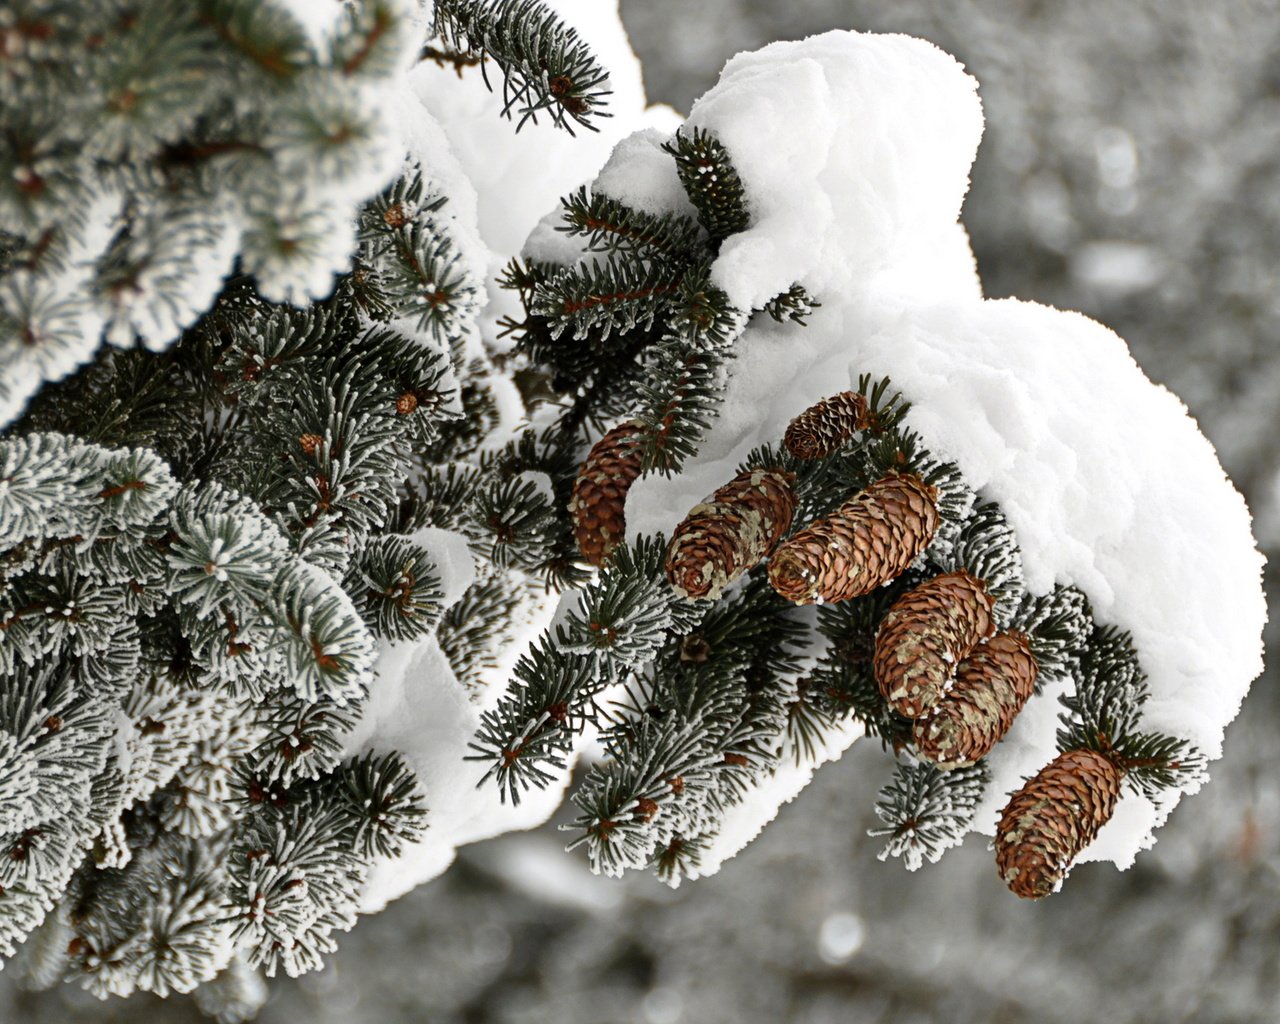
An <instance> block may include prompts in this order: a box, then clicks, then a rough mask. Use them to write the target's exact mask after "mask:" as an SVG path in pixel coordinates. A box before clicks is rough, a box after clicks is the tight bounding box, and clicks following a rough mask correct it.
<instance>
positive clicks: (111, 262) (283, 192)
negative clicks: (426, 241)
mask: <svg viewBox="0 0 1280 1024" xmlns="http://www.w3.org/2000/svg"><path fill="white" fill-rule="evenodd" d="M85 8H86V9H85V10H84V11H83V12H81V14H80V15H79V16H77V17H75V18H71V19H68V18H65V17H63V18H61V19H60V20H57V16H55V15H49V17H50V18H51V19H55V20H51V21H50V22H49V23H48V24H45V23H44V22H41V21H38V20H37V21H35V22H33V27H32V28H31V38H32V39H38V38H40V35H39V33H40V32H45V33H46V34H47V36H48V42H47V44H40V43H29V42H28V41H27V40H26V39H25V36H24V33H23V32H22V31H16V30H15V31H13V32H9V29H10V28H11V21H12V20H13V19H17V18H19V15H18V14H17V13H14V14H12V15H10V17H9V19H6V20H3V21H0V31H5V32H6V33H7V34H6V40H7V41H6V44H5V48H6V51H8V52H7V55H8V56H10V57H12V58H13V59H12V60H11V61H9V62H8V63H7V64H6V69H7V70H6V78H5V81H4V82H3V83H0V110H2V111H3V112H4V113H3V116H0V127H3V128H4V133H3V134H4V135H5V137H6V138H7V139H8V140H9V141H8V142H7V143H6V146H5V152H4V154H3V155H2V158H0V162H3V163H4V166H5V167H6V168H9V171H8V172H6V173H7V178H6V181H5V182H4V183H3V185H2V186H0V225H2V227H3V231H2V232H0V234H2V236H3V237H2V238H0V243H2V244H0V255H3V257H4V259H3V262H2V263H0V367H2V368H3V371H4V372H3V380H0V424H3V423H7V422H10V421H11V420H13V419H14V418H15V417H16V416H17V415H19V414H20V413H21V412H22V410H23V408H24V406H25V405H26V402H27V400H28V399H29V398H30V396H31V395H32V394H33V393H34V392H35V391H36V389H37V388H39V386H40V385H41V384H42V383H43V382H44V381H49V380H57V379H59V378H61V377H63V376H65V375H66V374H68V373H70V372H71V371H72V370H74V369H75V368H76V367H77V366H79V365H81V364H83V363H84V362H86V361H87V360H88V359H90V358H91V357H92V356H93V353H94V351H95V350H96V349H97V347H98V345H99V343H100V342H101V341H104V340H105V341H108V342H110V343H111V344H114V345H118V346H121V347H128V346H132V345H134V344H139V343H140V344H142V345H144V346H146V347H147V348H150V349H153V350H160V349H163V348H166V347H168V346H169V345H171V344H172V343H173V342H174V341H175V340H176V339H177V337H178V335H179V333H180V332H181V331H182V330H183V329H184V328H186V327H188V326H190V325H191V324H192V323H193V322H194V321H195V320H196V318H197V317H198V316H200V314H202V313H203V312H204V311H205V310H206V309H207V308H208V307H209V306H210V305H211V304H212V302H213V300H214V298H215V297H216V295H217V294H218V292H219V290H220V289H221V287H222V284H223V281H224V279H225V278H226V277H227V275H228V274H230V273H231V272H232V269H233V266H234V264H235V261H236V258H237V256H240V257H242V263H241V267H242V269H243V270H244V271H245V272H247V273H250V274H253V275H255V276H256V277H257V279H258V283H259V288H260V291H261V293H262V295H264V296H265V297H267V298H269V299H272V300H276V301H288V302H294V303H305V302H307V301H310V300H311V299H317V298H323V297H325V296H327V295H328V294H329V293H330V292H331V291H332V289H333V284H334V275H335V274H339V273H342V272H343V271H345V270H347V269H348V267H349V265H350V260H351V255H352V252H353V249H354V246H355V216H356V213H357V211H358V209H359V206H360V204H361V203H362V202H363V201H364V200H366V199H367V198H369V196H371V195H372V194H373V193H375V192H377V191H378V189H380V188H382V187H383V186H384V185H385V184H386V183H387V182H388V181H389V180H390V179H391V178H392V177H393V176H394V174H395V173H396V172H397V170H398V169H399V167H400V164H401V162H402V160H403V156H404V154H403V150H402V139H401V131H400V128H399V125H398V124H397V121H396V119H395V117H394V116H393V115H394V114H395V113H396V111H397V109H398V108H397V106H396V103H395V98H396V96H397V94H398V91H399V90H400V88H401V81H402V79H403V75H404V72H405V70H406V69H407V68H408V66H409V64H410V63H411V62H412V60H413V59H414V58H415V56H416V53H417V49H418V45H419V41H420V38H421V37H422V35H423V34H424V32H425V29H424V28H423V25H422V23H421V20H420V14H419V12H418V9H417V5H416V4H415V3H414V2H413V0H382V2H381V3H380V5H379V14H378V15H377V17H378V19H380V20H378V21H376V23H371V22H367V21H364V20H361V15H359V14H357V13H356V12H355V11H354V9H348V8H347V7H346V6H345V5H343V4H340V3H337V2H335V0H287V2H286V0H273V2H267V3H264V4H262V5H261V7H260V8H258V9H256V10H255V11H254V13H253V16H252V18H250V17H249V16H248V15H243V14H242V13H237V5H235V4H224V5H221V6H218V7H217V8H216V10H215V12H214V13H213V14H209V15H208V16H207V17H206V16H205V15H202V14H201V13H200V12H198V11H196V10H195V8H194V7H191V6H190V5H182V4H174V5H168V7H167V9H163V8H160V7H158V8H157V10H156V11H154V12H151V13H149V14H148V15H147V17H146V18H135V19H126V18H122V17H120V16H119V13H118V12H115V13H113V11H114V8H113V7H112V5H110V4H103V5H97V6H96V7H95V5H85ZM2 14H3V12H0V15H2ZM41 16H42V17H43V15H41ZM33 17H36V16H35V15H33ZM112 19H115V20H112ZM246 24H251V28H250V29H248V30H246V27H245V26H246ZM242 31H248V36H246V35H243V34H242ZM254 33H261V36H262V38H256V37H255V38H251V37H253V35H254ZM104 38H105V39H106V40H107V42H106V43H103V42H102V40H103V39H104ZM264 40H265V42H264ZM95 51H100V56H91V57H86V56H85V54H86V52H88V53H90V54H93V53H95ZM51 69H52V70H51ZM59 76H62V77H59ZM55 95H56V99H53V97H54V96H55ZM53 103H56V107H51V104H53ZM46 108H50V109H56V110H57V111H58V116H57V118H56V119H55V120H54V121H51V122H50V123H47V124H46V123H44V122H43V121H41V118H42V117H46V113H45V111H46ZM10 179H11V180H10Z"/></svg>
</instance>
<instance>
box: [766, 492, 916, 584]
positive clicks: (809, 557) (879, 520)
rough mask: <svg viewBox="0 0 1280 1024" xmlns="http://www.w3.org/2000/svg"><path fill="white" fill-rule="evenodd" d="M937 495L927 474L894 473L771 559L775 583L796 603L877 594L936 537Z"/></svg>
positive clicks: (789, 543)
mask: <svg viewBox="0 0 1280 1024" xmlns="http://www.w3.org/2000/svg"><path fill="white" fill-rule="evenodd" d="M936 498H937V492H936V491H935V490H934V488H933V487H931V486H929V485H928V484H926V483H925V482H924V481H923V480H921V479H920V478H919V477H917V476H912V475H910V474H904V473H890V474H888V475H887V476H885V477H883V478H882V479H880V480H877V481H876V482H875V483H873V484H872V485H871V486H869V487H868V488H867V489H866V490H864V491H862V492H861V493H860V494H857V495H855V496H854V497H853V498H850V499H849V500H848V501H846V502H845V503H844V504H843V505H841V506H840V507H839V508H838V509H837V510H836V511H835V512H833V513H832V514H831V515H829V516H826V517H825V518H823V519H819V520H817V521H816V522H814V523H813V524H812V525H810V526H809V527H808V528H806V529H804V530H801V531H800V532H799V533H797V534H796V535H795V536H794V537H792V538H791V539H790V540H789V541H787V542H786V543H785V544H783V545H782V547H780V548H779V549H778V552H777V554H775V555H774V556H773V558H772V559H771V560H770V562H769V582H770V583H771V584H773V589H774V590H776V591H777V592H778V593H779V594H781V595H782V596H783V597H785V598H786V599H787V600H788V601H794V602H795V603H796V604H812V603H813V602H814V601H817V600H819V599H821V600H823V601H847V600H849V599H850V598H852V597H861V596H862V595H863V594H869V593H871V591H873V590H875V589H876V587H878V586H880V585H881V584H882V583H888V582H889V581H890V580H892V579H895V578H896V577H898V576H900V575H901V574H902V573H903V572H905V571H906V570H907V568H908V567H909V566H910V565H911V563H912V562H914V561H915V560H916V556H917V555H919V554H920V552H921V551H923V550H924V548H925V545H927V544H928V543H929V541H930V540H931V539H932V538H933V531H934V530H936V529H937V527H938V508H937V505H936V504H935V500H936Z"/></svg>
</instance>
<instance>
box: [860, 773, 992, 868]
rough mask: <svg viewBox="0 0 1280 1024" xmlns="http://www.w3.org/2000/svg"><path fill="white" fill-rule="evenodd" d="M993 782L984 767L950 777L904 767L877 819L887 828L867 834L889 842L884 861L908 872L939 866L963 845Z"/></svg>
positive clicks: (886, 791)
mask: <svg viewBox="0 0 1280 1024" xmlns="http://www.w3.org/2000/svg"><path fill="white" fill-rule="evenodd" d="M989 779H990V773H989V771H988V769H987V766H986V764H985V763H984V762H979V763H978V764H975V765H971V766H968V767H961V768H953V769H951V770H950V771H946V772H944V771H941V770H939V769H938V768H937V767H935V766H934V765H931V764H924V763H911V762H906V761H899V762H898V764H897V768H896V771H895V773H894V777H893V779H892V780H891V781H890V782H889V783H888V784H887V785H886V786H885V787H884V789H882V790H881V791H880V796H879V799H878V800H877V801H876V816H877V817H878V818H879V819H880V820H881V821H882V822H884V824H883V825H882V826H881V827H879V828H873V829H869V830H868V832H867V834H868V835H870V836H886V837H888V842H887V843H886V844H885V846H884V849H882V850H881V851H880V855H879V856H880V859H881V860H885V859H887V858H888V857H901V858H902V860H903V863H904V864H905V865H906V867H907V870H908V871H915V870H917V869H918V868H919V867H920V866H921V865H923V864H924V863H925V862H926V861H928V862H929V863H930V864H933V863H936V862H937V861H938V859H939V858H940V857H941V856H942V855H943V854H944V853H945V852H946V851H947V850H949V849H950V848H951V847H953V846H957V845H959V844H960V843H961V842H962V841H963V839H964V836H965V833H966V832H968V831H969V823H970V822H971V821H972V820H973V813H974V811H975V810H976V808H977V805H978V802H979V801H980V800H981V799H982V795H983V791H984V790H985V789H986V787H987V783H988V781H989Z"/></svg>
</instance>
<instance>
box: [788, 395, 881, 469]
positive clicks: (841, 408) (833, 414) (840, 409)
mask: <svg viewBox="0 0 1280 1024" xmlns="http://www.w3.org/2000/svg"><path fill="white" fill-rule="evenodd" d="M871 424H872V416H871V414H870V410H869V409H868V408H867V399H866V396H865V395H860V394H858V392H856V391H842V392H840V394H838V395H832V396H831V397H830V398H824V399H823V400H822V401H821V402H818V403H817V404H816V405H813V406H810V407H809V408H808V409H806V410H805V411H804V412H802V413H801V414H800V415H799V416H797V417H796V418H795V419H793V420H792V421H791V422H790V423H789V424H788V425H787V433H786V436H785V437H783V439H782V443H783V444H784V445H786V447H787V451H789V452H790V453H791V454H792V455H794V456H795V457H796V458H797V459H821V458H823V457H825V456H827V455H830V454H831V453H832V452H834V451H835V450H836V449H837V448H839V447H840V446H841V445H842V444H844V443H845V442H846V441H847V440H849V438H851V437H852V436H853V435H854V434H855V433H857V432H858V431H859V430H866V429H867V428H868V427H869V426H871Z"/></svg>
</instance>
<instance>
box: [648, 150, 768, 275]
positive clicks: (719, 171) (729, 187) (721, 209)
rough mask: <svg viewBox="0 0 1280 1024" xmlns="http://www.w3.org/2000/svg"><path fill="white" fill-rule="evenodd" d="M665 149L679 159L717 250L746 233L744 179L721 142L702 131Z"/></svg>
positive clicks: (679, 168) (688, 190)
mask: <svg viewBox="0 0 1280 1024" xmlns="http://www.w3.org/2000/svg"><path fill="white" fill-rule="evenodd" d="M663 149H665V150H666V151H667V152H668V153H670V154H671V156H672V157H674V158H675V162H676V173H677V174H678V175H679V176H680V183H681V184H682V185H683V186H684V190H685V192H686V193H687V194H688V196H689V199H690V200H691V201H692V202H693V205H694V207H695V208H696V209H697V211H698V220H699V221H700V222H701V223H702V226H703V227H704V228H706V230H707V233H708V234H709V235H710V236H711V240H712V245H713V248H715V249H717V250H718V249H719V245H720V242H722V241H724V239H726V238H727V237H729V235H732V234H736V233H737V232H739V231H744V230H746V227H747V225H748V224H749V223H750V221H751V217H750V214H749V213H748V210H747V203H746V195H745V190H744V188H743V185H742V179H741V178H740V177H739V176H738V172H737V169H736V168H735V167H734V166H733V161H732V160H731V159H730V157H729V152H728V150H726V149H725V147H724V144H723V143H721V142H720V140H719V139H717V138H716V137H715V136H714V135H713V134H711V133H710V132H708V131H706V130H704V129H701V128H694V129H692V130H691V131H684V130H681V131H678V132H676V135H675V138H674V139H672V140H671V141H670V142H668V143H666V144H665V145H664V146H663Z"/></svg>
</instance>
